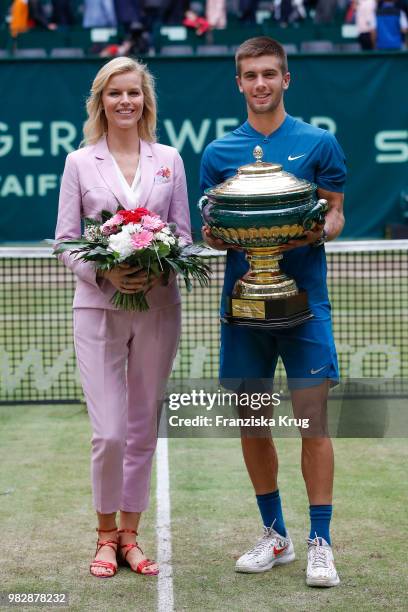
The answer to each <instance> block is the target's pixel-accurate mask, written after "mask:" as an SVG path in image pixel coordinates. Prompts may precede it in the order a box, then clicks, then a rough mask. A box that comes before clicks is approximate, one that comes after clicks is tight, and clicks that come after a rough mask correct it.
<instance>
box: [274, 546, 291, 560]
mask: <svg viewBox="0 0 408 612" xmlns="http://www.w3.org/2000/svg"><path fill="white" fill-rule="evenodd" d="M288 546H289V544H285V546H284V547H283V548H277V547H276V546H274V547H273V554H274V555H275V557H276V556H277V555H281V554H282V553H283V551H284V550H286V549H287V547H288Z"/></svg>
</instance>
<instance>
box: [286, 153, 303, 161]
mask: <svg viewBox="0 0 408 612" xmlns="http://www.w3.org/2000/svg"><path fill="white" fill-rule="evenodd" d="M305 155H306V153H302V155H295V156H292V155H289V156H288V161H295V159H300V158H301V157H304V156H305Z"/></svg>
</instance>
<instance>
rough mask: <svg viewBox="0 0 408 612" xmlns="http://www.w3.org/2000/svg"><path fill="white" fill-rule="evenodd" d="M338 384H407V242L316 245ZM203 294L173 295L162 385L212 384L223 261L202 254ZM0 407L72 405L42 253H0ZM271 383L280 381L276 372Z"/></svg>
mask: <svg viewBox="0 0 408 612" xmlns="http://www.w3.org/2000/svg"><path fill="white" fill-rule="evenodd" d="M326 251H327V260H328V282H329V289H330V297H331V302H332V309H333V326H334V335H335V339H336V346H337V351H338V355H339V363H340V371H341V375H342V377H348V378H356V379H357V378H358V379H361V378H364V379H367V380H368V379H376V380H377V381H378V379H383V380H384V385H385V386H386V388H387V391H388V393H389V394H390V395H391V396H392V395H401V381H403V380H406V379H408V241H407V240H394V241H355V242H354V241H353V242H346V241H339V242H335V243H330V244H328V245H326ZM206 257H208V259H209V261H210V264H211V267H212V271H213V275H212V281H211V286H210V288H204V289H203V288H200V287H198V286H196V287H194V290H193V292H192V293H190V294H188V295H187V294H186V291H185V289H184V287H182V288H181V290H182V294H183V331H182V339H181V343H180V348H179V352H178V355H177V358H176V361H175V365H174V369H173V373H172V376H173V378H175V379H180V380H182V379H183V380H187V379H190V378H191V379H200V378H201V379H216V378H217V372H218V349H219V324H218V304H219V299H220V294H221V288H222V279H223V273H224V264H225V259H224V256H223V255H221V254H216V253H214V254H212V255H211V256H210V254H209V251H208V250H207V251H206ZM0 284H1V293H0V319H1V328H0V403H2V404H9V403H11V404H21V403H39V404H44V403H71V402H75V403H76V402H81V401H83V399H82V391H81V386H80V383H79V377H78V372H77V369H76V365H75V356H74V349H73V342H72V310H71V305H72V298H73V292H74V286H75V281H74V278H73V275H72V273H71V272H70V271H69V270H67V269H66V268H65V267H64V266H63V265H62V264H61V263H60V262H58V261H57V260H56V259H55V258H54V257H53V256H52V254H51V249H48V248H42V247H39V248H5V247H4V248H0ZM278 375H283V369H282V365H281V364H280V365H279V369H278Z"/></svg>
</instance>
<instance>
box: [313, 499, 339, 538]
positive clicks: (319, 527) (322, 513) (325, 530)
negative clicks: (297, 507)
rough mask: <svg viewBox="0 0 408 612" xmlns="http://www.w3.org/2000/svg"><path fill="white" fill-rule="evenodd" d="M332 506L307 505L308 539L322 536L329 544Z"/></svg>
mask: <svg viewBox="0 0 408 612" xmlns="http://www.w3.org/2000/svg"><path fill="white" fill-rule="evenodd" d="M332 510H333V506H331V505H325V506H309V514H310V536H309V537H310V539H312V540H314V538H315V537H316V536H317V537H318V538H324V539H325V540H326V542H327V543H328V544H330V545H331V540H330V520H331V517H332Z"/></svg>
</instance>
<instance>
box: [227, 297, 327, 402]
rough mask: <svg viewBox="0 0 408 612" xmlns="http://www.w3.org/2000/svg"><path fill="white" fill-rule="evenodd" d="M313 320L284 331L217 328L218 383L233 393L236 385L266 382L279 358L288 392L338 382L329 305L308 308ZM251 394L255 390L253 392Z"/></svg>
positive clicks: (228, 325)
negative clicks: (219, 344)
mask: <svg viewBox="0 0 408 612" xmlns="http://www.w3.org/2000/svg"><path fill="white" fill-rule="evenodd" d="M312 310H313V312H314V315H315V316H314V318H313V319H309V320H308V321H305V322H304V323H302V324H301V325H298V326H297V327H292V328H289V329H285V330H271V329H265V330H263V329H259V328H251V327H244V326H242V327H241V326H237V325H231V324H228V323H222V324H221V351H220V383H221V384H222V385H223V386H224V387H226V388H228V389H236V388H237V386H239V381H241V382H242V383H243V382H244V381H249V380H251V381H256V380H263V381H265V380H269V381H270V382H271V383H272V381H273V377H274V374H275V369H276V364H277V361H278V357H279V356H280V357H281V358H282V361H283V365H284V366H285V370H286V375H287V377H288V386H289V388H290V389H295V388H298V389H300V388H307V387H313V386H315V385H320V384H322V382H323V381H325V380H330V382H331V383H332V384H336V383H338V381H339V369H338V363H337V353H336V347H335V344H334V338H333V332H332V323H331V317H330V304H319V306H318V307H314V308H312ZM254 390H255V389H254Z"/></svg>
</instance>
